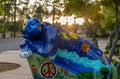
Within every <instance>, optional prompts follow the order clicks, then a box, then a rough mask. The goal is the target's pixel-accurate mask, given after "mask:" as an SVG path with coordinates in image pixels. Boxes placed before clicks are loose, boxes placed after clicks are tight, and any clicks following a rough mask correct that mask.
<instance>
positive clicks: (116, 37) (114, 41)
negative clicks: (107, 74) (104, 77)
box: [109, 34, 120, 60]
mask: <svg viewBox="0 0 120 79" xmlns="http://www.w3.org/2000/svg"><path fill="white" fill-rule="evenodd" d="M119 37H120V35H119V34H116V35H115V39H114V40H113V43H112V47H111V49H110V55H109V60H111V59H112V56H113V54H114V51H115V47H116V45H117V42H118V40H119Z"/></svg>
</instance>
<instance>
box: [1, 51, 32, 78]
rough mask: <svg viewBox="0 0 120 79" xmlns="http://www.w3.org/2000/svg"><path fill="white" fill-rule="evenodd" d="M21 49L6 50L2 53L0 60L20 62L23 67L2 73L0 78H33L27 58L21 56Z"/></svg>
mask: <svg viewBox="0 0 120 79" xmlns="http://www.w3.org/2000/svg"><path fill="white" fill-rule="evenodd" d="M19 53H20V51H6V52H3V53H1V54H0V62H11V63H17V64H20V65H21V67H19V68H17V69H14V70H11V71H6V72H2V73H0V79H33V78H32V74H31V71H30V69H29V65H28V62H27V60H26V59H23V58H20V56H19Z"/></svg>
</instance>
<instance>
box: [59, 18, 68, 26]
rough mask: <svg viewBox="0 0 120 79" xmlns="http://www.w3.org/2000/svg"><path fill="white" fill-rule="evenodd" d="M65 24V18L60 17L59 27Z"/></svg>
mask: <svg viewBox="0 0 120 79" xmlns="http://www.w3.org/2000/svg"><path fill="white" fill-rule="evenodd" d="M66 22H67V20H66V17H64V16H61V17H60V24H61V25H65V24H66Z"/></svg>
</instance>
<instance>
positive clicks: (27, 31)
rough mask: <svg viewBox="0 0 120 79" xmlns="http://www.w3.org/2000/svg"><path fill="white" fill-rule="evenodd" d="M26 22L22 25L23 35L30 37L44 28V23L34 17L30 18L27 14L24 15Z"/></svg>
mask: <svg viewBox="0 0 120 79" xmlns="http://www.w3.org/2000/svg"><path fill="white" fill-rule="evenodd" d="M26 18H27V22H26V24H25V26H24V27H23V37H24V38H31V37H36V36H38V35H41V33H42V32H43V30H44V25H43V24H42V23H40V22H39V21H38V20H37V19H36V18H31V17H30V16H29V15H26Z"/></svg>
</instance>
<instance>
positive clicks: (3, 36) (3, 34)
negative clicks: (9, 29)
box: [2, 2, 6, 38]
mask: <svg viewBox="0 0 120 79" xmlns="http://www.w3.org/2000/svg"><path fill="white" fill-rule="evenodd" d="M4 6H5V9H4V11H5V12H4V26H3V33H2V38H5V37H6V2H4Z"/></svg>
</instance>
